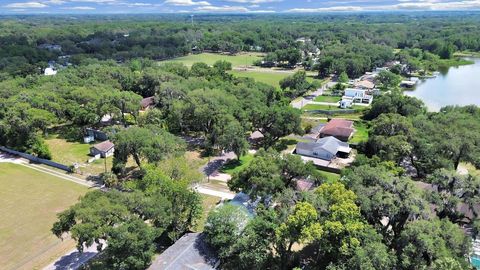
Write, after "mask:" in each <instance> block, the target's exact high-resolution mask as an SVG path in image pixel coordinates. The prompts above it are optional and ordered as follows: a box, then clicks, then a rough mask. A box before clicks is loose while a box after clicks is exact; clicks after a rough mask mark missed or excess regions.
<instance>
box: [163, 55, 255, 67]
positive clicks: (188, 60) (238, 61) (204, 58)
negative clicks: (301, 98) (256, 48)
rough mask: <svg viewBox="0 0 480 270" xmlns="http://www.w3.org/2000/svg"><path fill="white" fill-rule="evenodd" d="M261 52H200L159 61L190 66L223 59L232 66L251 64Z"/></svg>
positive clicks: (212, 62)
mask: <svg viewBox="0 0 480 270" xmlns="http://www.w3.org/2000/svg"><path fill="white" fill-rule="evenodd" d="M262 56H263V54H262V53H241V54H237V55H226V54H218V53H201V54H191V55H187V56H183V57H178V58H175V59H171V60H166V61H162V62H160V63H168V62H171V63H183V64H184V65H186V66H188V67H190V66H192V65H193V64H194V63H197V62H203V63H205V64H207V65H210V66H211V65H213V64H214V63H215V62H217V61H219V60H224V61H228V62H230V63H232V66H233V67H240V66H243V67H244V66H245V65H247V66H251V65H253V63H254V62H255V61H256V60H261V59H262Z"/></svg>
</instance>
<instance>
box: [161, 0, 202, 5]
mask: <svg viewBox="0 0 480 270" xmlns="http://www.w3.org/2000/svg"><path fill="white" fill-rule="evenodd" d="M165 4H169V5H173V6H210V5H211V4H210V3H209V2H207V1H198V2H195V1H192V0H167V1H165Z"/></svg>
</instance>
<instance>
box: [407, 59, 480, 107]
mask: <svg viewBox="0 0 480 270" xmlns="http://www.w3.org/2000/svg"><path fill="white" fill-rule="evenodd" d="M469 60H472V61H475V63H474V64H472V65H466V66H459V67H450V68H448V69H444V70H440V71H439V72H440V74H439V75H438V76H437V77H436V78H432V79H425V80H422V81H420V82H419V83H418V84H417V86H416V88H415V90H413V91H405V94H407V95H409V96H413V97H417V98H419V99H421V100H423V102H425V104H426V105H427V107H428V109H429V110H431V111H438V110H439V109H440V108H441V107H444V106H447V105H471V104H475V105H478V106H480V58H469Z"/></svg>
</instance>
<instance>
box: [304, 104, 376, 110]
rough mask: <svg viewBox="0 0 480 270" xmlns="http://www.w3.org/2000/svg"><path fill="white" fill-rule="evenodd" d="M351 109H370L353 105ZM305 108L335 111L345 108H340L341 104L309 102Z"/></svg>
mask: <svg viewBox="0 0 480 270" xmlns="http://www.w3.org/2000/svg"><path fill="white" fill-rule="evenodd" d="M349 109H352V110H359V111H363V110H366V109H368V107H365V106H359V105H353V106H352V108H349ZM303 110H306V111H315V110H322V111H335V110H339V111H341V110H343V109H342V108H340V107H339V106H335V105H323V104H307V105H306V106H305V107H303Z"/></svg>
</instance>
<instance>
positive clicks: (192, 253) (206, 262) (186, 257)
mask: <svg viewBox="0 0 480 270" xmlns="http://www.w3.org/2000/svg"><path fill="white" fill-rule="evenodd" d="M205 237H206V236H205V234H203V233H187V234H185V235H184V236H182V238H180V239H178V241H177V242H175V243H174V244H173V245H171V246H170V247H169V248H168V249H167V250H165V251H164V252H163V253H162V254H160V255H159V256H157V257H156V258H155V259H154V260H153V262H152V264H151V265H150V267H148V268H147V269H148V270H158V269H163V270H177V269H178V270H189V269H198V270H214V269H217V267H218V265H219V264H220V263H219V260H218V259H217V258H216V257H215V253H214V252H213V251H212V249H211V248H210V247H209V245H208V244H207V243H206V242H205Z"/></svg>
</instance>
